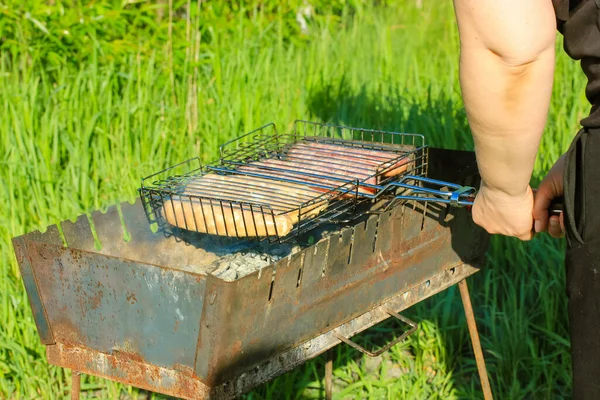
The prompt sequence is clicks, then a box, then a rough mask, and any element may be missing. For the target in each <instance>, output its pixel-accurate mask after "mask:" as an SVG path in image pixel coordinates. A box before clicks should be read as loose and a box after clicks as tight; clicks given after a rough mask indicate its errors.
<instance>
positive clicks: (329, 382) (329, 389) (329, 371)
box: [325, 350, 333, 400]
mask: <svg viewBox="0 0 600 400" xmlns="http://www.w3.org/2000/svg"><path fill="white" fill-rule="evenodd" d="M332 398H333V350H329V351H328V352H327V362H326V363H325V399H326V400H331V399H332Z"/></svg>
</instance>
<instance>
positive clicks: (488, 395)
mask: <svg viewBox="0 0 600 400" xmlns="http://www.w3.org/2000/svg"><path fill="white" fill-rule="evenodd" d="M458 287H459V289H460V298H461V299H462V303H463V307H464V309H465V315H466V317H467V325H468V327H469V335H470V336H471V343H472V345H473V352H474V353H475V361H476V362H477V371H478V372H479V380H480V381H481V388H482V390H483V397H484V399H485V400H492V399H493V397H492V389H491V387H490V381H489V379H488V375H487V370H486V368H485V359H484V358H483V351H482V350H481V342H480V341H479V332H477V324H476V322H475V314H473V306H472V305H471V297H470V296H469V288H468V286H467V281H466V279H463V280H462V281H460V282H458Z"/></svg>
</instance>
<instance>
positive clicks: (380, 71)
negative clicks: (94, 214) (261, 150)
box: [0, 1, 587, 399]
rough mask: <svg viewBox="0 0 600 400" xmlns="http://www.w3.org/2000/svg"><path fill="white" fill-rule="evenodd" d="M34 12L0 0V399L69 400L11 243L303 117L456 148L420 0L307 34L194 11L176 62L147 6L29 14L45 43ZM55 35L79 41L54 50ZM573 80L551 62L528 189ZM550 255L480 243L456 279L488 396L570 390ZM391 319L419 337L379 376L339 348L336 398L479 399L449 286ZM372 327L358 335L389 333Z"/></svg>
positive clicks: (438, 29) (324, 24)
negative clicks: (478, 261)
mask: <svg viewBox="0 0 600 400" xmlns="http://www.w3.org/2000/svg"><path fill="white" fill-rule="evenodd" d="M33 3H36V2H35V1H29V2H23V4H26V5H25V6H23V7H21V6H20V5H19V4H17V3H15V4H9V5H10V6H11V7H10V8H9V7H4V9H3V8H2V6H3V4H2V3H1V2H0V15H2V14H1V13H4V15H5V16H6V15H8V14H7V12H8V11H6V10H8V9H10V10H11V13H12V14H11V15H12V16H11V18H12V19H9V18H5V19H4V20H3V21H2V19H1V18H0V37H2V38H4V39H2V40H0V49H2V52H1V54H0V154H2V155H3V157H2V159H0V163H1V165H2V168H1V169H0V179H1V180H2V182H3V185H2V188H1V189H0V204H3V212H2V220H1V221H2V222H1V223H0V238H1V240H0V257H1V258H0V260H1V265H2V268H1V269H0V274H1V275H0V310H1V314H0V316H1V317H2V320H3V323H2V324H1V326H0V396H2V397H6V398H39V397H47V398H58V397H62V396H66V394H67V392H68V389H69V376H70V375H69V373H68V372H65V371H63V370H61V369H58V368H55V367H51V366H48V364H47V363H46V361H45V355H44V352H43V347H42V346H41V345H40V343H39V338H38V336H37V333H36V329H35V325H34V323H33V319H32V315H31V311H30V309H29V305H28V302H27V297H26V294H25V292H24V289H23V285H22V283H21V281H20V277H19V271H18V266H17V263H16V260H15V257H14V255H13V251H12V247H11V244H10V239H11V237H13V236H16V235H19V234H22V233H25V232H28V231H31V230H33V229H38V228H43V227H45V226H47V225H49V224H52V223H55V222H57V221H60V220H64V219H68V218H73V217H75V216H77V215H79V214H81V213H83V212H89V211H91V210H94V209H97V208H102V207H106V206H107V205H110V204H113V203H115V202H118V201H124V200H129V199H133V198H134V197H135V195H136V192H135V191H136V189H137V187H138V186H139V182H140V178H141V177H143V176H145V175H147V174H149V173H151V172H154V171H156V170H158V169H160V168H162V167H163V166H166V165H168V164H172V163H174V162H177V161H181V160H184V159H187V158H189V157H191V156H194V155H199V156H201V158H202V159H203V160H205V161H208V160H210V159H212V158H214V157H215V156H216V154H217V153H216V152H217V147H218V145H219V144H221V143H223V142H225V141H226V140H228V139H230V138H232V137H234V136H235V135H238V134H240V133H243V132H245V131H248V130H250V129H252V128H254V127H258V126H260V125H262V124H264V123H266V122H271V121H273V122H275V123H277V125H278V127H279V128H280V130H285V129H288V128H289V127H290V125H289V123H290V122H292V121H293V120H294V119H296V118H301V119H312V120H318V121H329V122H334V123H339V124H345V125H351V126H360V127H370V128H378V129H391V130H395V131H410V132H416V133H423V134H425V135H426V137H427V140H428V142H429V143H430V144H431V145H435V146H443V147H447V148H460V149H472V140H471V138H470V135H469V132H468V125H467V123H466V119H465V114H464V111H463V105H462V100H461V96H460V88H459V84H458V67H457V65H458V63H457V60H458V36H457V32H456V27H455V22H454V19H453V14H452V6H451V3H450V2H449V1H445V2H432V1H429V2H427V1H426V2H424V6H423V9H417V8H416V7H415V6H414V3H413V2H412V1H409V2H403V5H397V6H389V7H388V8H385V7H383V6H379V7H375V8H373V7H367V6H365V5H364V3H362V2H355V3H353V4H354V6H353V7H343V6H340V5H339V4H338V3H336V4H335V6H336V7H338V6H339V7H338V8H335V10H334V11H336V12H337V14H335V15H334V14H331V15H329V14H326V13H325V11H321V14H320V15H319V16H318V17H317V18H315V19H314V20H313V21H312V23H311V26H310V32H309V34H308V35H303V34H301V33H300V32H299V31H298V28H297V26H295V21H294V18H295V17H294V15H295V9H294V8H293V7H292V6H291V5H286V6H285V7H283V6H282V7H281V8H278V9H275V8H274V7H272V6H271V8H269V7H267V6H264V7H262V8H258V7H254V8H252V7H250V8H247V7H246V8H245V7H241V6H238V5H235V6H231V7H229V8H227V7H222V8H219V5H218V4H219V2H208V4H207V5H206V6H205V8H204V9H202V10H201V15H202V16H204V17H206V18H203V19H202V20H201V21H202V22H201V23H200V22H198V20H197V19H196V18H197V15H198V14H195V13H192V16H191V22H190V24H191V25H192V26H194V27H196V26H201V28H202V38H201V41H202V45H201V46H200V47H199V50H198V51H196V50H193V48H194V47H193V46H195V44H196V43H197V40H194V38H192V40H191V41H184V39H185V38H186V31H185V29H186V22H185V19H181V18H180V17H178V18H179V19H177V20H176V22H174V28H173V34H172V35H173V37H174V38H175V39H173V40H172V42H173V49H174V50H173V53H172V54H173V57H172V58H171V57H170V56H169V52H167V48H168V43H169V37H168V34H167V33H166V28H165V26H166V25H165V22H164V21H162V22H160V23H159V22H156V23H155V21H154V20H149V21H146V22H144V21H145V20H144V19H143V18H142V17H144V16H145V15H146V14H149V13H151V12H156V10H155V9H154V8H152V7H150V6H149V5H148V4H146V2H141V3H142V4H141V5H139V6H138V8H137V10H138V13H139V14H135V13H133V11H131V10H129V9H126V11H127V13H129V14H127V13H125V12H122V14H127V15H125V16H123V15H121V14H118V13H117V14H118V15H116V16H115V15H113V16H112V18H113V19H114V21H113V20H110V19H109V20H105V21H107V22H105V24H106V27H105V28H103V25H102V23H100V22H98V20H97V19H96V20H95V19H93V18H92V17H90V16H89V15H88V17H86V18H87V19H86V20H85V21H84V23H83V24H81V25H82V26H81V27H80V26H79V25H77V23H76V22H73V21H67V22H65V19H66V18H67V17H66V16H70V17H69V18H71V19H73V18H74V17H73V15H76V13H77V12H81V13H83V14H85V13H88V11H89V10H92V11H95V12H99V11H98V10H97V9H93V8H91V7H90V8H89V10H88V8H85V7H83V6H82V7H81V10H80V11H77V10H78V9H77V8H74V9H70V8H69V7H66V8H65V11H64V13H65V14H64V15H66V16H65V17H64V18H63V19H61V17H60V16H57V17H56V18H54V17H53V16H54V15H55V14H50V16H48V14H44V12H43V10H42V11H39V12H37V13H36V12H34V13H32V14H33V17H34V18H35V19H36V21H38V22H39V23H40V24H42V26H45V27H46V30H48V32H49V33H48V34H46V33H44V32H43V30H41V29H40V27H39V25H38V24H35V23H33V22H31V18H30V19H28V20H27V19H24V17H23V16H24V15H25V14H24V11H25V8H26V7H27V5H31V4H33ZM56 3H57V4H59V5H60V3H61V2H56ZM100 3H102V2H100ZM114 3H115V4H117V3H118V5H119V6H117V5H114V7H115V9H119V7H120V4H121V2H120V1H119V2H114ZM175 3H176V4H175V6H176V7H179V8H180V7H182V6H183V5H184V3H185V2H175ZM324 3H326V2H324ZM340 4H342V3H341V2H340ZM18 5H19V6H18ZM5 6H6V4H5ZM13 6H14V7H13ZM32 7H33V5H32ZM56 7H58V6H56ZM148 7H150V8H148ZM3 10H4V11H3ZM15 10H16V11H15ZM52 10H54V11H53V12H56V9H55V8H52ZM85 10H88V11H85ZM119 10H121V9H119ZM319 10H321V9H318V10H317V11H319ZM323 10H325V9H323ZM92 11H89V13H92ZM338 11H339V12H338ZM167 14H168V12H167ZM86 15H87V14H86ZM126 17H127V18H129V20H127V19H126ZM138 17H139V18H138ZM43 18H48V20H44V19H43ZM136 18H138V19H136ZM140 18H141V19H140ZM165 18H167V17H166V16H165ZM140 20H141V21H142V22H144V23H142V22H140ZM7 21H8V22H7ZM75 21H76V19H75ZM127 21H129V22H127ZM132 21H133V22H132ZM136 21H137V22H136ZM125 22H127V23H128V24H130V25H127V24H126V23H125ZM117 23H119V24H124V25H119V24H117ZM61 24H63V25H64V26H67V25H68V27H69V29H72V30H73V32H74V33H73V34H72V36H77V40H75V39H69V40H70V41H67V39H64V38H61V37H60V36H59V32H60V29H61V27H63V25H61ZM69 24H70V25H69ZM110 24H113V25H110ZM132 24H133V25H132ZM135 24H139V25H135ZM128 26H129V28H128ZM131 26H136V27H137V28H136V29H133V28H131ZM109 28H111V29H113V30H112V31H111V30H110V29H109ZM3 29H4V31H3ZM75 29H79V31H75ZM192 31H194V30H192ZM40 32H41V33H40ZM77 32H78V33H77ZM107 32H108V33H107ZM75 33H77V35H76V34H75ZM7 38H8V39H7ZM119 38H121V39H119ZM122 38H125V39H126V40H127V43H129V45H131V46H134V47H127V46H124V45H122V42H119V40H124V39H122ZM103 40H104V41H103ZM57 43H58V44H57ZM120 43H121V44H120ZM138 45H139V46H138ZM123 46H124V47H123ZM188 46H192V50H191V51H190V52H187V51H186V48H188ZM558 47H560V44H559V45H558ZM584 84H585V78H584V76H583V74H582V73H581V72H580V71H579V67H578V65H576V64H575V63H574V62H572V61H570V60H568V59H567V57H566V56H564V55H563V54H561V55H560V56H559V57H558V60H557V75H556V82H555V87H554V97H553V100H552V106H551V112H550V118H549V123H548V127H547V130H546V133H545V136H544V139H543V141H542V150H541V153H540V157H539V158H538V160H537V163H536V170H535V177H534V181H535V182H537V181H538V180H539V178H540V177H542V176H543V173H544V171H546V170H547V169H548V168H549V167H550V166H551V165H552V163H553V162H554V160H555V159H556V158H557V157H558V156H559V155H560V154H561V152H562V151H564V150H565V149H566V147H567V145H568V144H569V142H570V139H571V137H572V136H573V135H574V134H575V132H576V130H577V128H578V120H579V119H580V118H581V117H582V116H583V115H584V113H585V112H586V111H587V105H586V103H585V98H584V96H583V87H584ZM563 249H564V244H563V243H562V242H561V241H556V240H551V239H549V238H548V237H545V236H542V237H538V238H536V239H535V240H533V241H532V242H530V243H521V242H518V241H517V240H511V239H507V238H493V241H492V247H491V249H490V251H489V254H488V259H487V260H488V261H487V265H486V268H485V269H484V270H483V271H482V272H480V273H478V274H476V275H475V276H474V277H473V278H471V279H470V281H469V283H470V290H471V295H472V300H473V303H474V307H475V311H476V314H477V318H478V324H479V328H480V334H481V338H482V345H483V348H484V352H485V356H486V360H487V367H488V371H489V373H490V378H491V384H492V389H493V391H494V393H495V395H496V398H502V399H522V398H545V399H546V398H557V399H558V398H560V399H562V398H565V397H569V394H570V387H571V378H570V364H569V363H570V357H569V352H568V349H569V340H568V325H567V311H566V292H565V282H564V280H565V279H564V264H563V260H562V257H563ZM406 315H407V316H408V317H410V318H412V319H414V320H416V321H418V322H420V324H421V325H420V330H419V333H418V334H415V335H413V336H412V337H410V338H409V339H408V340H407V341H406V342H404V343H402V344H399V345H397V346H395V347H394V348H393V349H392V350H391V351H390V352H389V353H387V354H386V356H385V357H384V359H383V360H381V362H380V363H378V362H373V361H372V360H368V359H366V358H365V357H362V356H360V355H359V354H357V352H355V351H354V350H352V349H350V348H349V347H348V346H338V347H337V348H336V350H335V352H336V360H335V363H334V375H335V386H336V393H337V394H336V396H337V398H373V399H379V398H390V399H392V398H480V397H481V395H480V388H479V384H478V380H477V373H476V367H475V363H474V360H473V358H472V352H471V348H470V342H469V338H468V331H467V329H466V324H465V319H464V315H463V312H462V309H461V304H460V297H459V295H458V292H457V291H456V290H454V289H451V290H449V291H447V292H445V293H442V294H439V295H437V296H435V297H433V298H432V299H429V300H428V301H425V302H423V303H421V304H418V305H416V306H414V307H412V308H411V309H409V310H408V311H407V312H406ZM370 332H371V334H370V335H362V336H361V337H362V339H363V340H367V339H369V340H370V339H372V338H373V337H377V335H380V334H383V333H384V332H385V327H380V328H378V329H377V330H375V332H376V334H375V335H374V334H373V331H370ZM323 366H324V359H323V358H318V359H316V360H314V361H312V362H309V363H307V364H306V365H304V366H303V367H301V368H298V369H297V370H295V371H293V372H291V373H288V374H286V375H284V376H282V377H280V378H278V379H277V380H275V381H274V382H271V383H269V384H267V385H264V386H263V387H261V388H259V389H257V390H255V391H254V392H253V393H252V394H250V395H248V396H247V397H248V398H251V399H280V398H284V399H299V398H319V396H322V395H323V386H322V384H323V383H322V376H323ZM83 388H84V389H85V397H98V398H115V399H116V398H119V397H120V396H121V395H129V396H135V395H136V393H137V391H136V390H133V389H132V388H130V387H127V386H122V385H119V384H115V383H111V382H108V381H105V380H101V379H96V378H92V377H86V378H85V379H84V381H83Z"/></svg>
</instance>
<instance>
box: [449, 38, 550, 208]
mask: <svg viewBox="0 0 600 400" xmlns="http://www.w3.org/2000/svg"><path fill="white" fill-rule="evenodd" d="M553 74H554V47H551V48H549V49H547V50H546V51H544V52H542V53H540V54H539V56H538V57H537V58H536V59H535V60H532V61H531V62H527V63H523V64H519V65H510V64H509V63H507V61H506V60H505V59H503V58H502V57H500V56H498V55H497V54H494V53H493V52H492V51H490V50H488V49H485V48H480V47H477V48H469V47H466V48H465V47H463V48H462V49H461V59H460V81H461V88H462V93H463V98H464V102H465V108H466V111H467V116H468V120H469V124H470V126H471V130H472V132H473V138H474V141H475V151H476V154H477V160H478V165H479V169H480V172H481V177H482V181H483V183H484V185H486V186H487V187H488V188H490V189H493V190H495V191H497V192H499V193H506V194H507V195H509V196H518V195H521V194H524V193H525V191H526V189H527V186H528V185H529V181H530V178H531V173H532V170H533V165H534V162H535V157H536V154H537V150H538V146H539V142H540V138H541V135H542V132H543V130H544V126H545V123H546V118H547V114H548V107H549V103H550V96H551V92H552V81H553Z"/></svg>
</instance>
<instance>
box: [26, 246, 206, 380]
mask: <svg viewBox="0 0 600 400" xmlns="http://www.w3.org/2000/svg"><path fill="white" fill-rule="evenodd" d="M27 247H28V250H29V256H30V258H31V263H32V265H33V268H34V269H35V272H36V277H37V280H38V282H40V286H39V295H40V297H41V299H42V301H43V304H44V306H45V310H46V314H47V317H48V321H49V323H50V326H51V327H52V332H53V335H54V341H55V342H58V343H63V344H69V345H73V346H81V347H85V348H90V349H94V350H97V351H100V352H104V353H107V354H120V355H121V357H123V358H132V359H138V360H145V362H148V363H152V364H154V365H157V366H162V367H169V368H176V367H177V368H183V369H185V370H187V371H188V373H189V374H190V375H191V374H192V371H193V370H194V362H195V354H194V353H195V352H194V349H195V346H196V342H197V338H198V330H199V326H200V319H201V315H202V302H203V300H204V284H205V280H204V279H203V277H202V276H199V275H194V274H191V273H187V272H182V271H177V270H170V269H165V268H157V267H154V266H151V265H145V264H140V263H134V262H130V261H125V260H121V259H118V258H114V257H105V256H103V255H101V254H96V253H90V252H84V251H79V250H75V249H71V248H68V249H65V248H59V247H56V246H53V245H48V244H45V243H40V242H29V243H27Z"/></svg>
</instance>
